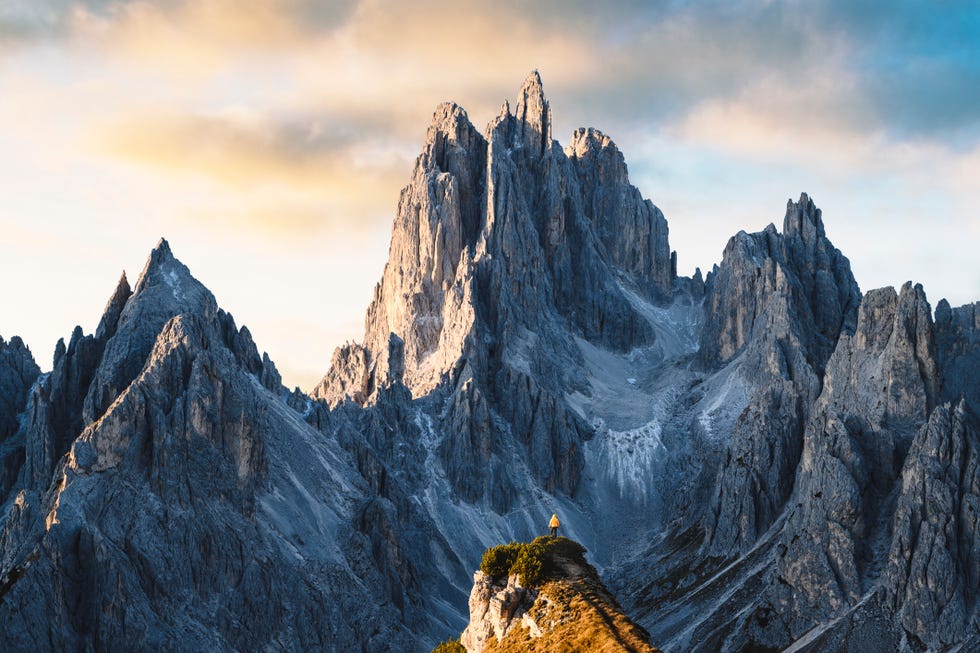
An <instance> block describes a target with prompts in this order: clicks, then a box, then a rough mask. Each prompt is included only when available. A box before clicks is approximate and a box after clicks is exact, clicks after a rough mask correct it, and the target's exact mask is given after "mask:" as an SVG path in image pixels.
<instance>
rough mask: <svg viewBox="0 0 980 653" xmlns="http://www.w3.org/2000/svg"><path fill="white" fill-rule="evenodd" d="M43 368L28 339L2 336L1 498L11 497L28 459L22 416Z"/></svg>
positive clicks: (0, 376)
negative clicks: (36, 358)
mask: <svg viewBox="0 0 980 653" xmlns="http://www.w3.org/2000/svg"><path fill="white" fill-rule="evenodd" d="M40 374H41V370H40V368H38V366H37V363H35V362H34V357H33V356H32V355H31V350H30V349H28V348H27V345H25V344H24V341H23V340H21V339H20V338H19V337H17V336H14V337H13V338H11V339H10V342H6V341H5V340H4V339H3V338H0V501H2V499H3V497H5V496H7V493H8V492H9V491H10V488H11V486H13V484H14V482H15V481H16V479H17V474H18V473H19V472H20V468H21V465H23V462H24V441H23V436H22V435H21V436H20V437H15V436H17V434H18V430H19V429H20V415H21V413H23V412H24V409H25V408H26V407H27V398H28V395H29V393H30V390H31V387H32V386H33V385H34V383H35V381H36V380H37V378H38V376H40Z"/></svg>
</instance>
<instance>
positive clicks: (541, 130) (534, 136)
mask: <svg viewBox="0 0 980 653" xmlns="http://www.w3.org/2000/svg"><path fill="white" fill-rule="evenodd" d="M517 119H518V120H519V121H520V123H521V133H522V135H523V136H524V138H525V139H526V140H530V141H531V143H532V144H533V145H534V146H536V147H538V148H539V149H540V150H541V151H542V152H543V151H544V150H545V149H546V148H547V147H548V146H549V145H550V144H551V105H550V104H549V103H548V100H547V98H545V96H544V86H543V85H542V84H541V75H539V74H538V71H537V70H534V71H532V72H531V74H530V75H528V76H527V79H525V80H524V84H522V85H521V90H520V91H519V93H518V98H517Z"/></svg>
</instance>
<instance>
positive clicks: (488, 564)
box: [480, 542, 523, 578]
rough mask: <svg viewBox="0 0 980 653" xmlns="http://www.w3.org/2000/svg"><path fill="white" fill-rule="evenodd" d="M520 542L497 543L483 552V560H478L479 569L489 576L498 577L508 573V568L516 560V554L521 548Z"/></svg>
mask: <svg viewBox="0 0 980 653" xmlns="http://www.w3.org/2000/svg"><path fill="white" fill-rule="evenodd" d="M522 546H523V545H522V544H518V543H517V542H511V543H510V544H498V545H497V546H492V547H490V548H489V549H487V550H486V551H484V552H483V560H482V561H481V562H480V571H482V572H483V573H485V574H486V575H487V576H490V577H491V578H500V577H501V576H507V575H508V574H510V568H511V567H512V566H513V565H514V561H515V560H517V555H518V553H519V552H520V550H521V547H522Z"/></svg>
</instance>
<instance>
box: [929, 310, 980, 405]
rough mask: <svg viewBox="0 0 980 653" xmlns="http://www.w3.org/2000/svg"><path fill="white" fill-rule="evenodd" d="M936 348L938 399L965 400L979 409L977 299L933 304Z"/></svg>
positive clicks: (979, 314) (979, 344)
mask: <svg viewBox="0 0 980 653" xmlns="http://www.w3.org/2000/svg"><path fill="white" fill-rule="evenodd" d="M936 349H937V353H938V356H939V361H938V363H939V366H940V368H941V370H940V371H941V376H942V381H943V387H942V393H941V394H942V401H957V400H959V399H960V398H963V399H965V400H966V402H967V403H968V404H969V405H970V407H971V408H972V409H973V411H974V412H975V413H976V412H980V302H976V303H973V304H966V305H965V306H960V307H957V308H950V307H949V302H947V301H946V300H945V299H942V300H940V301H939V304H938V305H937V306H936Z"/></svg>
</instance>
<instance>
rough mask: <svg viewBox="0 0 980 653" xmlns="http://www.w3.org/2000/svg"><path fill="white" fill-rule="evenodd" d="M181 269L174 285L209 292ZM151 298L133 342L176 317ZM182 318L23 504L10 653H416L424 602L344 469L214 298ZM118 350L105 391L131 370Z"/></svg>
mask: <svg viewBox="0 0 980 653" xmlns="http://www.w3.org/2000/svg"><path fill="white" fill-rule="evenodd" d="M157 254H158V252H157V253H155V254H154V256H152V257H151V263H152V262H154V261H156V260H157V259H156V256H157ZM168 268H169V270H167V271H173V272H174V275H173V276H170V275H169V274H168V275H167V277H165V278H169V280H170V282H172V285H171V283H169V282H168V281H164V283H166V284H167V285H168V287H171V288H177V289H187V290H192V289H194V288H197V286H198V284H197V282H196V281H195V280H193V278H192V277H190V275H189V273H188V272H187V270H186V268H185V267H183V266H182V265H179V264H177V262H176V260H175V259H174V260H173V261H172V263H170V264H169V265H168ZM157 272H159V270H158V269H155V267H154V266H153V265H151V266H148V270H147V274H149V275H155V274H156V273H157ZM147 287H149V286H144V287H143V288H147ZM140 290H141V286H140V285H138V286H137V292H136V293H134V295H133V297H132V298H131V301H130V303H128V304H127V307H126V309H124V310H123V311H122V313H121V315H122V316H126V315H127V311H129V310H132V311H134V313H129V315H131V316H132V315H136V314H139V315H142V316H143V318H141V323H140V324H139V325H137V324H129V325H120V331H119V332H118V333H122V328H123V327H124V326H125V327H126V328H127V329H129V332H128V334H127V337H128V338H129V342H136V341H138V342H142V341H143V335H144V334H143V331H142V328H143V327H145V326H146V320H148V319H151V318H152V317H155V316H159V315H161V314H163V313H164V312H165V311H166V310H167V309H168V306H169V307H170V308H172V307H173V304H170V297H161V296H160V295H159V294H158V293H147V294H141V292H140ZM172 296H175V295H171V297H172ZM132 302H141V303H149V302H153V303H154V304H157V305H154V306H142V307H141V306H133V305H132ZM160 304H162V306H161V305H160ZM178 308H179V307H178ZM184 308H186V309H187V310H186V311H183V312H180V313H178V314H176V315H174V316H172V317H171V318H169V319H168V320H167V321H166V322H165V323H164V324H163V325H161V327H160V332H159V333H158V334H157V335H156V336H155V337H154V338H153V340H152V342H150V345H149V347H148V351H147V352H146V355H145V361H144V363H143V365H142V367H141V368H140V369H139V370H137V372H136V374H135V376H134V378H133V379H132V381H131V382H130V383H127V385H126V387H125V388H124V389H123V390H122V391H121V392H120V394H119V395H118V396H116V397H114V398H113V400H112V401H111V402H110V405H109V408H108V409H107V411H106V412H105V413H104V414H103V415H102V416H101V418H100V419H98V420H96V421H91V422H89V423H87V425H86V426H85V428H84V429H83V430H82V431H81V433H80V434H79V435H78V436H77V437H75V438H72V441H70V443H69V445H70V448H69V451H68V452H67V455H66V456H65V457H64V458H62V459H61V461H60V462H58V463H57V465H56V467H55V470H54V476H53V483H52V484H51V488H50V490H48V486H47V484H45V485H44V486H43V487H42V491H40V492H39V491H34V490H30V489H26V490H22V491H20V492H18V494H17V496H16V497H15V499H14V500H13V502H12V503H10V504H9V508H8V510H7V512H6V514H5V515H3V517H2V519H0V527H2V531H0V563H2V568H0V585H2V587H3V597H2V598H0V601H2V605H0V638H2V640H3V641H4V642H5V648H6V649H7V650H11V651H20V650H76V649H83V650H84V649H110V650H115V649H121V648H127V649H128V648H141V649H150V650H160V649H167V650H179V651H183V650H186V651H192V650H216V651H220V650H243V649H246V648H263V649H265V648H272V649H284V650H299V649H307V648H311V647H312V648H316V649H319V650H328V651H348V650H353V649H361V648H362V647H363V648H367V649H370V650H397V651H402V650H408V649H409V648H410V646H411V642H412V641H413V640H412V638H411V637H410V636H409V634H408V631H407V630H405V626H402V625H401V624H403V623H404V624H412V623H413V620H412V618H410V614H411V610H410V609H408V607H407V604H408V602H409V599H407V598H405V596H406V595H405V592H406V591H409V590H411V591H410V596H412V597H416V596H419V595H420V593H421V592H420V590H418V589H417V588H416V589H411V587H410V585H409V584H408V580H409V579H407V578H401V579H399V578H398V577H397V576H396V577H395V578H396V581H397V584H396V586H395V587H389V586H388V585H387V584H386V582H385V581H384V573H385V571H384V567H382V566H380V565H379V564H378V562H377V561H376V559H375V558H374V557H373V556H372V555H371V551H372V546H377V543H376V544H374V545H372V541H371V540H370V539H368V538H367V537H366V536H365V534H364V533H363V532H362V530H361V529H359V528H358V525H359V521H358V520H359V519H363V518H364V517H363V516H364V515H368V516H371V513H369V512H366V510H367V508H366V507H367V506H370V505H372V501H373V498H372V493H370V492H369V490H368V487H367V485H366V483H365V482H364V481H363V480H362V479H361V477H360V475H359V474H358V473H357V472H356V470H355V469H354V467H353V466H352V463H351V461H350V460H349V458H348V455H347V454H346V453H345V452H344V451H343V450H342V449H341V448H340V447H339V445H338V443H337V442H336V441H335V440H329V439H325V438H324V437H323V436H322V434H321V433H319V432H318V431H316V430H315V429H313V428H312V427H310V426H309V425H308V424H306V423H305V422H304V421H303V420H302V419H301V416H300V415H299V414H298V413H297V412H295V411H294V410H293V409H292V408H290V407H289V406H287V405H286V403H285V398H284V396H283V394H282V393H281V392H279V390H280V388H279V387H278V386H276V384H274V383H271V382H269V381H270V378H271V379H273V380H274V379H277V378H278V375H276V374H273V370H274V367H272V366H271V363H270V362H268V361H263V360H262V359H260V358H258V355H257V354H256V353H255V349H254V345H253V346H248V344H249V343H251V338H250V336H248V332H247V330H245V329H244V328H243V329H241V330H238V329H236V328H235V327H234V323H233V321H232V320H231V318H230V316H228V315H227V314H223V313H218V312H217V311H216V310H211V308H212V305H211V304H209V303H207V302H200V303H198V302H195V303H191V304H190V305H187V306H185V307H184ZM132 319H135V318H132ZM80 341H81V337H79V338H77V339H76V342H75V343H74V346H75V347H77V345H78V342H80ZM110 342H111V341H110ZM73 351H74V350H73V347H72V346H69V347H68V348H66V351H65V353H64V354H63V356H62V357H61V360H60V361H59V365H62V366H66V365H67V361H69V360H70V359H71V358H72V356H73ZM114 351H118V350H116V349H114V348H112V347H111V346H110V347H107V348H106V357H104V358H103V359H102V360H101V361H97V363H98V365H92V366H90V368H91V369H96V368H97V369H98V370H99V371H100V375H101V376H100V377H97V378H105V379H114V378H115V379H118V378H122V373H121V372H120V371H119V370H116V369H113V363H115V364H117V365H119V366H120V367H122V368H124V369H129V367H128V366H129V364H130V361H131V356H130V355H129V352H126V355H120V356H118V357H116V358H115V359H113V358H110V357H109V354H110V353H111V352H114ZM63 369H67V368H63ZM63 373H64V372H63ZM263 377H265V378H264V379H263ZM66 378H67V375H66ZM269 386H274V387H269ZM77 399H78V395H76V400H77ZM28 434H29V435H31V433H28ZM359 515H360V516H361V517H359ZM370 532H374V531H370ZM399 534H400V533H399ZM407 569H410V568H407ZM402 583H404V585H402ZM396 590H397V592H396ZM395 598H397V599H398V600H397V601H396V600H394V599H395ZM7 606H16V609H8V607H7Z"/></svg>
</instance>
